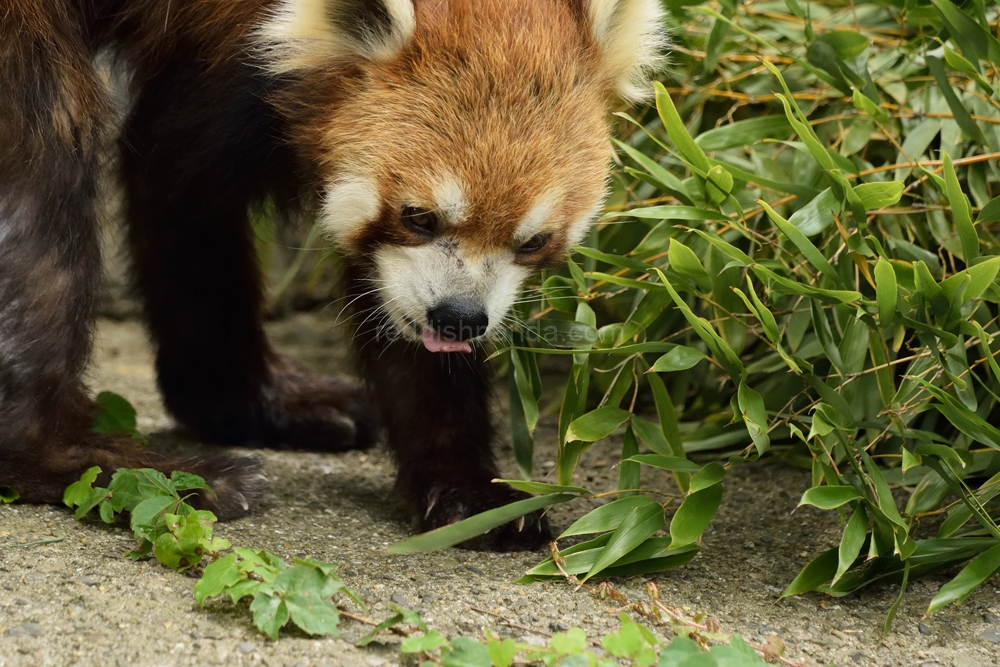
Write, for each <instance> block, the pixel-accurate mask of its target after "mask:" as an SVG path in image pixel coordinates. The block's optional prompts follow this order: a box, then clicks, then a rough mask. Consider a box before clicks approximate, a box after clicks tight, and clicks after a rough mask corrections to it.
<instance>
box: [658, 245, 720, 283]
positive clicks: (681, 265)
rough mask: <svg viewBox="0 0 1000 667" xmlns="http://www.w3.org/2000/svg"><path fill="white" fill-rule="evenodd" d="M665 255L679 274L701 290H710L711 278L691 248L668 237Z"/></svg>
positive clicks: (671, 266)
mask: <svg viewBox="0 0 1000 667" xmlns="http://www.w3.org/2000/svg"><path fill="white" fill-rule="evenodd" d="M667 257H668V258H669V259H670V268H672V269H673V270H674V271H676V272H677V273H678V274H680V275H681V276H684V277H685V278H687V279H689V280H692V281H693V282H694V283H695V284H696V285H697V286H698V288H699V289H701V291H702V292H710V291H711V290H712V279H711V278H710V277H709V275H708V272H707V271H705V267H704V265H703V264H702V263H701V260H700V259H698V255H696V254H694V251H693V250H691V249H690V248H688V247H687V246H686V245H684V244H683V243H681V242H680V241H678V240H677V239H670V246H669V249H668V250H667Z"/></svg>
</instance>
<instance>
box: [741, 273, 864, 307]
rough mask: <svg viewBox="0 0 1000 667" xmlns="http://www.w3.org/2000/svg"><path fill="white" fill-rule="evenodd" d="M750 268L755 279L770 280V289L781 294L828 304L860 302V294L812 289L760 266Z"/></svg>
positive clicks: (847, 291)
mask: <svg viewBox="0 0 1000 667" xmlns="http://www.w3.org/2000/svg"><path fill="white" fill-rule="evenodd" d="M750 268H751V269H752V270H753V272H754V273H756V274H757V277H759V278H762V279H763V278H768V279H770V280H771V282H772V285H771V287H772V289H774V290H775V291H778V292H780V293H782V294H794V295H796V296H807V297H813V298H816V299H819V300H820V301H823V302H824V303H829V304H839V303H850V302H852V301H860V300H861V292H855V291H853V290H831V289H820V288H818V287H812V286H811V285H806V284H803V283H800V282H798V281H795V280H789V279H788V278H783V277H781V276H779V275H778V274H777V273H775V272H774V271H772V270H771V269H769V268H767V267H765V266H761V265H760V264H754V265H753V266H752V267H750Z"/></svg>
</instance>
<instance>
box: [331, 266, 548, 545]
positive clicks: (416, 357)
mask: <svg viewBox="0 0 1000 667" xmlns="http://www.w3.org/2000/svg"><path fill="white" fill-rule="evenodd" d="M352 273H353V274H354V275H353V276H352V279H351V285H350V288H349V289H350V291H351V292H352V293H353V295H362V294H364V293H365V292H366V288H365V287H364V284H365V283H363V282H361V281H359V280H358V279H357V278H358V276H359V275H362V273H361V271H359V270H358V269H356V268H355V269H352ZM351 298H355V297H354V296H352V297H351ZM354 307H355V309H356V310H355V315H354V322H355V328H356V333H355V342H356V344H357V346H358V353H359V357H360V360H361V364H362V367H363V369H364V377H365V379H366V380H367V381H368V383H369V387H370V389H371V393H372V395H373V397H375V399H376V400H377V402H378V406H379V409H380V414H381V416H382V418H383V421H384V423H385V428H386V431H387V433H386V435H387V442H388V445H389V448H390V449H391V450H392V453H393V456H394V458H395V459H396V463H397V465H398V466H399V476H398V479H397V487H398V489H399V491H400V492H401V493H402V494H403V496H404V498H405V499H406V500H407V501H408V503H409V505H410V508H411V510H412V511H413V513H414V516H415V519H416V523H417V525H418V526H419V528H420V530H431V529H434V528H439V527H441V526H445V525H448V524H450V523H455V522H456V521H460V520H461V519H464V518H466V517H469V516H472V515H474V514H478V513H479V512H483V511H486V510H489V509H493V508H495V507H500V506H502V505H506V504H508V503H511V502H514V501H516V500H522V499H524V498H526V497H527V495H526V494H524V493H521V492H520V491H517V490H515V489H512V488H511V487H509V486H506V485H504V484H495V483H493V481H492V480H493V479H495V478H496V477H497V476H498V471H497V467H496V462H495V461H494V458H493V451H492V447H491V445H492V442H493V439H494V429H493V424H492V420H491V415H490V397H491V393H492V380H493V374H492V369H491V366H490V364H489V362H487V361H486V360H485V359H483V358H482V356H480V357H478V358H472V357H471V356H469V355H463V354H433V353H430V352H428V351H427V350H425V349H424V348H423V347H421V346H420V345H419V343H411V342H407V341H404V340H399V339H396V340H389V339H387V338H386V337H385V336H384V335H380V332H381V333H384V331H381V330H380V328H379V326H378V324H379V323H380V320H381V318H379V317H371V313H373V312H375V311H374V309H376V308H378V304H377V302H376V301H375V300H374V298H373V297H371V296H367V295H366V296H357V300H356V301H355V304H354ZM551 539H552V533H551V531H550V529H549V525H548V521H547V520H546V519H545V517H544V516H543V515H542V514H540V513H538V512H535V513H533V514H530V515H528V516H525V517H524V519H523V521H515V522H512V523H509V524H507V525H504V526H501V527H499V528H497V529H494V530H493V531H491V532H490V533H487V534H486V535H482V536H480V537H478V538H475V539H474V540H470V541H469V542H467V543H465V544H463V545H462V546H464V547H467V548H471V549H485V550H491V551H520V550H529V549H537V548H538V547H540V546H542V545H544V544H546V543H547V542H548V541H549V540H551Z"/></svg>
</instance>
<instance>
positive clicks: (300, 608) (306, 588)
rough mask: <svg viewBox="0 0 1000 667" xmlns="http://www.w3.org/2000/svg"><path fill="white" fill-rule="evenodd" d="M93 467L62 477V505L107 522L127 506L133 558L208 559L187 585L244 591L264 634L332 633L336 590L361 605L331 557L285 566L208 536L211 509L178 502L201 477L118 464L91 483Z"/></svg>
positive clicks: (188, 562) (191, 564) (212, 591)
mask: <svg viewBox="0 0 1000 667" xmlns="http://www.w3.org/2000/svg"><path fill="white" fill-rule="evenodd" d="M122 400H124V399H122ZM115 403H116V404H118V405H120V403H119V402H118V401H116V402H115ZM100 473H101V469H100V468H98V467H94V468H91V469H90V470H88V471H87V472H85V473H84V474H83V476H82V477H81V478H80V480H79V481H78V482H75V483H74V484H72V485H70V486H69V487H68V488H67V489H66V492H65V494H64V496H63V500H64V502H65V503H66V505H67V506H68V507H71V508H76V518H77V519H82V518H84V517H86V516H87V515H88V514H90V513H91V511H93V510H95V509H96V510H97V512H98V515H99V516H100V518H101V520H102V521H104V522H105V523H109V524H111V523H115V522H116V520H117V519H118V517H119V516H121V515H123V514H128V515H129V526H130V527H131V529H132V532H133V534H134V535H135V537H136V539H137V540H138V545H137V546H136V548H135V549H134V550H132V551H131V552H130V553H129V556H130V557H131V558H132V559H133V560H137V559H139V558H145V557H148V556H152V557H154V558H156V560H158V561H159V562H161V563H163V564H164V565H166V566H167V567H169V568H171V569H174V570H179V571H183V570H192V569H195V570H197V569H200V568H201V565H202V563H203V562H204V561H206V560H208V561H209V563H208V565H207V566H206V567H205V568H204V570H203V572H202V573H201V578H200V579H199V580H198V583H197V584H196V585H195V599H196V600H197V602H198V604H199V605H204V603H205V601H206V600H207V599H208V598H211V597H214V596H219V595H226V596H228V597H229V598H230V599H231V600H232V601H233V603H234V604H235V603H238V602H239V601H240V600H243V599H244V598H251V600H252V601H251V603H250V612H251V613H252V615H253V621H254V624H255V625H256V626H257V628H258V629H259V630H260V631H261V632H263V633H264V634H266V635H267V636H268V637H270V638H271V639H277V638H278V632H279V631H280V630H281V628H283V627H285V626H286V625H288V624H292V625H294V626H296V627H297V628H299V629H300V630H302V631H303V632H305V633H307V634H310V635H333V636H337V626H338V624H339V622H340V611H339V609H338V608H337V606H336V604H334V602H333V601H332V598H333V597H334V596H335V595H337V594H343V595H344V596H346V597H347V598H349V599H350V600H353V601H354V602H355V603H356V604H357V605H358V606H360V607H361V608H364V604H363V603H362V602H361V599H360V598H359V597H358V596H357V594H356V593H354V592H353V591H351V590H350V589H349V588H347V586H345V585H344V583H343V581H341V579H340V577H339V576H338V574H337V567H336V566H335V565H331V564H329V563H322V562H319V561H316V560H311V559H303V560H298V559H296V560H295V561H294V563H293V564H292V565H291V566H289V565H288V564H286V563H285V562H284V561H283V560H282V559H281V558H279V557H278V556H276V555H274V554H273V553H271V552H269V551H266V550H263V549H248V548H244V547H233V546H232V545H231V544H230V543H229V542H228V541H227V540H224V539H222V538H219V537H215V536H214V535H213V532H214V527H215V523H216V517H215V515H214V514H213V513H212V512H209V511H206V510H197V509H195V508H194V507H192V506H191V505H189V504H188V503H187V502H186V500H187V498H188V497H189V496H188V495H185V492H190V491H194V490H203V491H206V492H211V489H209V487H208V485H207V484H206V483H205V480H203V479H202V478H201V477H198V476H197V475H192V474H190V473H185V472H174V473H173V474H172V475H171V476H170V477H169V478H168V477H167V476H166V475H164V474H163V473H161V472H159V471H157V470H151V469H148V468H139V469H134V470H133V469H120V470H118V471H116V472H115V473H114V474H113V475H112V476H111V481H110V483H109V484H108V486H107V488H104V487H95V486H94V482H95V481H96V479H97V477H98V475H100Z"/></svg>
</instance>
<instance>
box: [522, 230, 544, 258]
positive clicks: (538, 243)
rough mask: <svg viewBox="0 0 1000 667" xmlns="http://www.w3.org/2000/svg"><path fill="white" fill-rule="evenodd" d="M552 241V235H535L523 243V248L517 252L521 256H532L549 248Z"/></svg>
mask: <svg viewBox="0 0 1000 667" xmlns="http://www.w3.org/2000/svg"><path fill="white" fill-rule="evenodd" d="M551 239H552V235H551V234H535V235H534V236H532V237H531V238H530V239H528V240H527V241H525V242H524V243H522V244H521V247H520V248H518V249H517V252H518V253H519V254H521V255H530V254H532V253H535V252H538V251H539V250H541V249H542V248H544V247H545V246H547V245H548V244H549V241H550V240H551Z"/></svg>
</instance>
